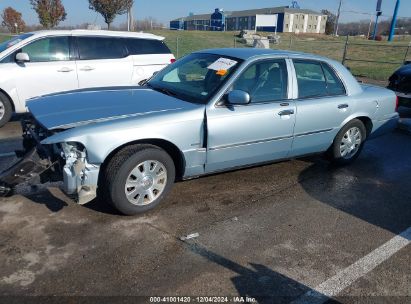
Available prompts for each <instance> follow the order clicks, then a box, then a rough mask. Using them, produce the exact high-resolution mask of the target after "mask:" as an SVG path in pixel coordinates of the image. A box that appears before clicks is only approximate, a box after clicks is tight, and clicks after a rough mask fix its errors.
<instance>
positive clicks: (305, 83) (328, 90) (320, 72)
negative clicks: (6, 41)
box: [294, 60, 346, 98]
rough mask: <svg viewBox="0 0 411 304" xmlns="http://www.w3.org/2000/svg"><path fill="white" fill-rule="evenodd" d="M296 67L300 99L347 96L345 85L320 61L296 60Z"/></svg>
mask: <svg viewBox="0 0 411 304" xmlns="http://www.w3.org/2000/svg"><path fill="white" fill-rule="evenodd" d="M294 67H295V72H296V75H297V82H298V97H299V98H313V97H322V96H338V95H344V94H346V91H345V87H344V85H343V83H342V82H341V80H340V79H339V77H338V76H337V75H336V74H335V72H334V71H333V70H332V69H331V68H330V67H329V66H328V64H326V63H323V62H319V61H305V60H294Z"/></svg>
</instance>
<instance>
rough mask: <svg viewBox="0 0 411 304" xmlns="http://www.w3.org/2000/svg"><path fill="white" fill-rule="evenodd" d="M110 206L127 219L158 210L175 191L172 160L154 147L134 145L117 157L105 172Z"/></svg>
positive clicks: (105, 185)
mask: <svg viewBox="0 0 411 304" xmlns="http://www.w3.org/2000/svg"><path fill="white" fill-rule="evenodd" d="M104 179H105V181H104V184H103V185H101V187H106V192H108V193H107V194H108V198H109V199H110V203H111V204H112V205H113V206H114V207H115V208H116V209H117V210H118V211H120V212H121V213H123V214H125V215H135V214H139V213H143V212H146V211H148V210H150V209H153V208H154V207H156V206H157V205H158V204H159V203H160V202H161V201H162V200H163V198H164V197H165V196H166V195H167V194H168V193H169V191H170V190H171V188H172V186H173V183H174V179H175V167H174V162H173V160H172V158H171V157H170V156H169V155H168V154H167V153H166V152H165V151H164V150H162V149H160V148H158V147H156V146H152V145H133V146H130V147H127V148H125V149H124V150H122V151H120V152H119V153H117V154H116V155H115V156H114V157H113V158H112V159H111V161H110V162H109V164H108V166H107V168H106V170H105V178H104Z"/></svg>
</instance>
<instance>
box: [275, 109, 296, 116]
mask: <svg viewBox="0 0 411 304" xmlns="http://www.w3.org/2000/svg"><path fill="white" fill-rule="evenodd" d="M293 114H294V110H284V111H281V112H280V113H278V115H280V116H288V115H293Z"/></svg>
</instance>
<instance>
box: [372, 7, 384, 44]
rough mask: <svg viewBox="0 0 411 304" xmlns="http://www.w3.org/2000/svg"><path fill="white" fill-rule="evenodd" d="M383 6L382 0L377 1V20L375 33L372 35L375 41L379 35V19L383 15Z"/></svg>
mask: <svg viewBox="0 0 411 304" xmlns="http://www.w3.org/2000/svg"><path fill="white" fill-rule="evenodd" d="M381 4H382V0H378V1H377V17H376V18H375V25H374V32H373V34H372V39H373V40H375V37H377V34H378V19H379V18H380V16H381V15H382V10H381Z"/></svg>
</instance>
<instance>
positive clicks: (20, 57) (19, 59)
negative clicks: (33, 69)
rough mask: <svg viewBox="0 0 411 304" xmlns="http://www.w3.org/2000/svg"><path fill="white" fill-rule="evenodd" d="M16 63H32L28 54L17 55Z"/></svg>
mask: <svg viewBox="0 0 411 304" xmlns="http://www.w3.org/2000/svg"><path fill="white" fill-rule="evenodd" d="M16 61H17V62H18V63H25V62H30V56H29V54H27V53H17V55H16Z"/></svg>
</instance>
